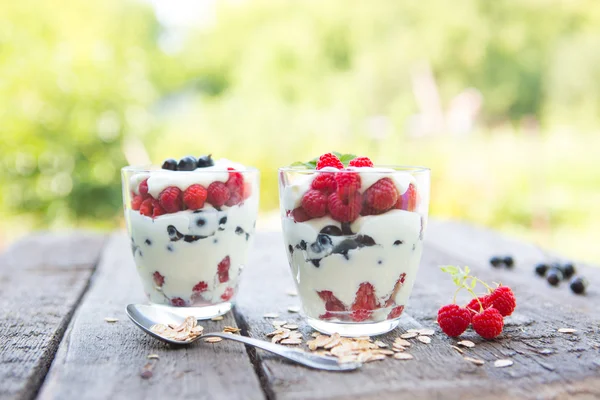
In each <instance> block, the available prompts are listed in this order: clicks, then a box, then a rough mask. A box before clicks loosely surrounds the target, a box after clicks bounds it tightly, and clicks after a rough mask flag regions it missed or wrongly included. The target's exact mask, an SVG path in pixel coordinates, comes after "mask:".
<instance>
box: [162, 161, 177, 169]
mask: <svg viewBox="0 0 600 400" xmlns="http://www.w3.org/2000/svg"><path fill="white" fill-rule="evenodd" d="M162 169H169V170H171V171H177V161H175V160H174V159H172V158H167V159H166V160H165V161H163V165H162Z"/></svg>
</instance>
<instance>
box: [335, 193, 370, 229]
mask: <svg viewBox="0 0 600 400" xmlns="http://www.w3.org/2000/svg"><path fill="white" fill-rule="evenodd" d="M361 203H362V196H361V195H360V194H358V193H357V194H355V195H353V196H351V197H350V198H349V199H348V200H347V201H343V200H342V199H341V198H340V196H339V195H338V194H337V193H332V194H330V195H329V197H328V198H327V208H328V209H329V214H331V218H333V219H335V220H336V221H339V222H352V221H354V220H356V219H357V218H358V216H359V214H360V209H361V205H362V204H361Z"/></svg>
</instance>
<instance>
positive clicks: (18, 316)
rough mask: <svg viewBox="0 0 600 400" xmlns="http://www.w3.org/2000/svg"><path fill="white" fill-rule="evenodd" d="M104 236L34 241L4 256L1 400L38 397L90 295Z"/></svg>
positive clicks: (0, 276)
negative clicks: (80, 306) (82, 300)
mask: <svg viewBox="0 0 600 400" xmlns="http://www.w3.org/2000/svg"><path fill="white" fill-rule="evenodd" d="M103 242H104V237H103V236H102V235H98V234H90V233H83V232H79V233H71V234H64V235H56V234H49V233H48V234H38V235H35V236H29V237H27V238H25V239H23V240H21V241H19V242H17V243H15V244H14V245H13V246H11V247H10V248H8V249H7V251H6V252H5V253H4V254H2V255H1V256H0V398H2V399H29V398H33V397H34V396H35V394H36V393H37V391H38V390H39V387H40V385H41V384H42V381H43V379H44V376H45V375H46V373H47V371H48V368H49V367H50V363H51V362H52V360H53V358H54V355H55V353H56V350H57V348H58V345H59V343H60V341H61V338H62V336H63V334H64V332H65V329H66V327H67V324H68V323H69V320H70V318H71V316H72V313H73V311H74V309H75V307H76V306H77V304H78V302H79V299H80V298H81V296H82V294H83V292H84V291H85V289H86V287H87V285H88V282H89V279H90V276H91V275H92V272H93V270H94V267H95V265H96V262H97V260H98V258H99V255H100V250H101V248H102V244H103Z"/></svg>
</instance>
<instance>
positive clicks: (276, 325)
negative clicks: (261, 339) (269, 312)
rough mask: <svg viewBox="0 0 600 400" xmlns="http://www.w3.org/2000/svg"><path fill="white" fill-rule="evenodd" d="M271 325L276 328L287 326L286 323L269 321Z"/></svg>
mask: <svg viewBox="0 0 600 400" xmlns="http://www.w3.org/2000/svg"><path fill="white" fill-rule="evenodd" d="M271 323H272V324H273V326H275V327H278V326H281V325H285V324H287V321H278V320H275V321H271Z"/></svg>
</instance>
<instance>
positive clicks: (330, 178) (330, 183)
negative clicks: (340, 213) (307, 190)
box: [310, 172, 337, 195]
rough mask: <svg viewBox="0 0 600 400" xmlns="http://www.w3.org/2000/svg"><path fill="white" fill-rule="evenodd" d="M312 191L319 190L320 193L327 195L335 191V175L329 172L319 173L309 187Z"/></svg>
mask: <svg viewBox="0 0 600 400" xmlns="http://www.w3.org/2000/svg"><path fill="white" fill-rule="evenodd" d="M310 186H311V187H312V188H313V189H316V190H320V191H321V192H323V193H325V194H327V195H329V194H331V193H333V192H335V190H336V189H337V183H336V182H335V174H333V173H330V172H321V173H320V174H318V175H317V177H316V178H315V179H314V180H313V181H312V183H311V185H310Z"/></svg>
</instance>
